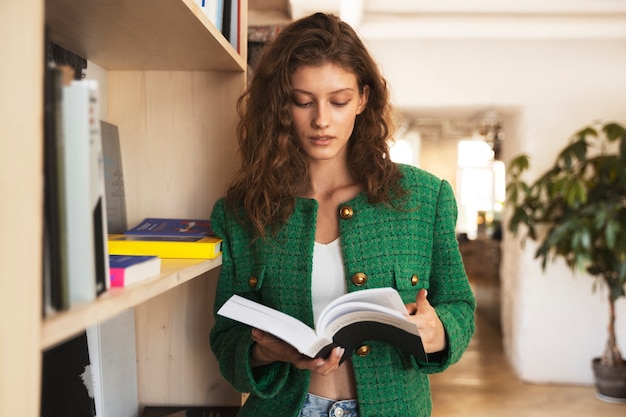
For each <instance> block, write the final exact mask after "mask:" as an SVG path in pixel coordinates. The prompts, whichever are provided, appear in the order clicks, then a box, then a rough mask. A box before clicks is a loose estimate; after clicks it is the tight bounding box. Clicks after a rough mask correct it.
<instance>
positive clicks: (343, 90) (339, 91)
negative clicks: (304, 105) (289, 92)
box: [293, 87, 354, 96]
mask: <svg viewBox="0 0 626 417" xmlns="http://www.w3.org/2000/svg"><path fill="white" fill-rule="evenodd" d="M346 91H347V92H352V91H354V88H352V87H345V88H340V89H338V90H334V91H330V92H329V93H328V94H338V93H343V92H346ZM293 92H294V93H301V94H307V95H309V96H313V95H315V94H314V93H312V92H310V91H306V90H303V89H301V88H294V89H293Z"/></svg>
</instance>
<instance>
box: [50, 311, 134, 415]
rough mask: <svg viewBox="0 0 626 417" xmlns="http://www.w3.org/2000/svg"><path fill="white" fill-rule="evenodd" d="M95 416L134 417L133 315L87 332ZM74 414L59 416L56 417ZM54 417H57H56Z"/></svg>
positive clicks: (121, 315) (120, 316) (119, 316)
mask: <svg viewBox="0 0 626 417" xmlns="http://www.w3.org/2000/svg"><path fill="white" fill-rule="evenodd" d="M86 333H87V346H88V350H89V359H90V363H91V375H92V379H93V384H92V385H93V398H94V403H95V410H96V414H95V415H96V416H98V417H100V416H110V417H116V416H137V410H139V401H138V394H137V392H138V390H137V355H136V340H135V311H134V309H132V308H131V309H127V310H125V311H123V312H121V313H119V314H117V315H116V316H114V317H112V318H110V319H108V320H106V321H104V322H100V323H98V324H95V325H93V326H90V327H88V328H87V331H86ZM61 415H63V416H70V415H75V414H69V413H68V414H58V415H57V416H61ZM55 417H56V416H55Z"/></svg>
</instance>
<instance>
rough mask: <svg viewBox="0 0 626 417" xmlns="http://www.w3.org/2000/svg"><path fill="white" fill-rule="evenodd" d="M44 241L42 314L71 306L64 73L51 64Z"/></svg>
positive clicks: (46, 121) (46, 111)
mask: <svg viewBox="0 0 626 417" xmlns="http://www.w3.org/2000/svg"><path fill="white" fill-rule="evenodd" d="M44 71H45V72H44V74H45V75H44V233H43V236H44V242H43V263H42V265H43V315H44V316H47V315H50V314H53V313H54V312H56V311H60V310H65V309H67V308H69V288H68V283H67V272H66V268H67V261H66V259H65V258H64V253H65V251H64V250H63V244H64V239H63V238H62V233H63V230H64V223H63V222H64V216H63V209H62V206H61V204H62V203H63V202H64V201H65V199H64V195H63V192H64V188H63V187H62V184H63V183H62V181H61V180H60V179H61V172H60V169H61V166H62V165H61V163H62V161H61V151H62V149H61V143H62V142H61V140H62V138H61V135H62V134H63V129H62V113H61V111H62V97H63V73H62V71H61V69H60V68H58V67H57V66H56V65H54V64H52V63H50V64H46V66H45V69H44Z"/></svg>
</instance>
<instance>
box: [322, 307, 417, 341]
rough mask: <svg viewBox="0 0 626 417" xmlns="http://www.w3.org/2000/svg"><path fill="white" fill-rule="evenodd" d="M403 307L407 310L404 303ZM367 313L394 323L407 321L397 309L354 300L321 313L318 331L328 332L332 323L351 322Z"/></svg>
mask: <svg viewBox="0 0 626 417" xmlns="http://www.w3.org/2000/svg"><path fill="white" fill-rule="evenodd" d="M402 308H403V309H404V311H405V312H406V308H405V307H404V304H403V305H402ZM366 315H367V316H368V317H370V318H372V319H374V320H375V321H380V322H389V323H392V324H395V323H397V322H398V321H400V322H402V321H406V318H405V317H404V315H403V314H402V313H401V312H399V311H397V310H394V309H391V308H388V307H385V306H381V305H377V304H372V303H368V302H362V301H352V302H348V303H345V304H340V305H336V306H334V307H333V308H332V309H331V310H329V311H327V312H326V314H322V315H320V319H319V320H318V322H317V326H318V327H317V331H318V333H320V334H321V333H322V332H324V333H326V331H327V328H328V327H329V326H330V325H331V323H332V324H334V325H335V326H337V325H347V324H349V323H351V320H359V318H360V317H365V316H366ZM333 333H334V332H333Z"/></svg>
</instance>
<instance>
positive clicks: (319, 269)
mask: <svg viewBox="0 0 626 417" xmlns="http://www.w3.org/2000/svg"><path fill="white" fill-rule="evenodd" d="M345 276H346V273H345V271H344V268H343V258H342V256H341V244H340V241H339V238H337V239H335V240H333V241H332V242H330V243H328V244H326V245H324V244H322V243H317V242H315V247H314V248H313V273H312V275H311V297H312V299H313V317H314V319H315V321H317V318H318V317H319V315H320V313H321V312H322V310H323V309H324V307H326V306H327V305H328V303H330V302H331V301H333V300H334V299H335V298H337V297H339V296H341V295H343V294H345V293H346V292H348V287H347V285H346V280H345Z"/></svg>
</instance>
